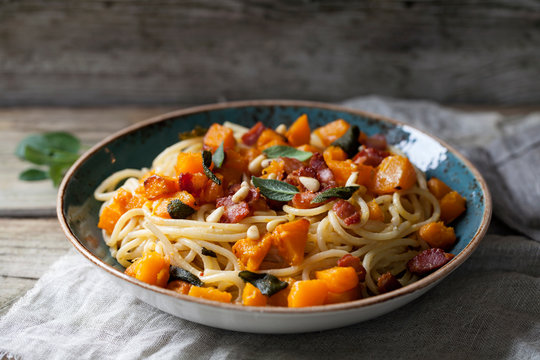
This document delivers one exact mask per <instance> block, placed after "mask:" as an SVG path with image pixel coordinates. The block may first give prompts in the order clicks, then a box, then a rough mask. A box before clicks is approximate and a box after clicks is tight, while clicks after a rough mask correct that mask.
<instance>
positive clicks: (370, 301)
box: [56, 99, 492, 315]
mask: <svg viewBox="0 0 540 360" xmlns="http://www.w3.org/2000/svg"><path fill="white" fill-rule="evenodd" d="M254 106H262V107H274V106H284V107H311V108H318V109H322V110H331V111H339V112H345V113H349V114H352V115H358V116H362V117H366V118H370V119H373V120H376V121H381V122H386V123H391V124H393V125H396V126H407V127H409V128H412V129H414V130H415V131H418V132H420V133H422V134H424V135H425V136H427V137H429V138H432V139H434V140H435V141H437V142H439V143H440V144H441V145H442V146H444V147H445V148H446V149H448V150H449V151H450V152H452V153H453V154H454V156H456V157H457V158H458V159H459V160H460V161H461V162H462V163H463V164H465V165H466V167H467V168H468V170H469V171H471V173H472V174H473V176H474V178H475V179H476V181H477V182H478V183H479V185H480V188H481V191H482V195H483V200H484V213H483V214H482V221H481V223H480V225H479V227H478V229H477V230H476V232H475V234H474V235H473V236H472V238H471V240H470V241H469V243H468V244H467V245H466V246H465V247H464V248H463V249H462V250H461V251H460V252H459V253H458V254H457V255H456V256H455V257H454V258H453V259H452V261H450V262H448V263H447V264H446V265H444V266H443V267H441V268H439V269H437V270H436V271H434V272H433V273H431V274H429V275H427V276H425V277H423V278H421V279H419V280H417V281H415V282H413V283H411V284H409V285H406V286H404V287H402V288H399V289H397V290H393V291H390V292H388V293H384V294H379V295H375V296H371V297H368V298H363V299H358V300H354V301H349V302H345V303H338V304H330V305H319V306H311V307H304V308H287V307H255V306H244V305H241V304H233V303H230V304H229V303H221V302H217V301H211V300H206V299H202V298H197V297H193V296H188V295H183V294H179V293H176V292H174V291H172V290H168V289H166V288H160V287H158V286H154V285H150V284H146V283H144V282H142V281H139V280H137V279H135V278H133V277H131V276H128V275H126V274H124V273H122V272H120V271H119V270H118V269H116V268H114V267H113V266H111V265H109V264H106V263H105V262H103V261H102V260H101V259H100V258H98V257H97V256H95V255H94V254H92V253H91V252H90V251H89V250H88V249H86V247H85V246H84V245H83V244H82V243H81V242H80V241H79V240H78V239H77V237H76V236H75V234H74V233H73V232H72V231H71V229H70V227H69V225H68V223H67V219H66V216H65V215H64V213H63V208H64V202H65V201H64V197H65V192H66V189H67V186H68V184H69V183H70V181H71V178H72V176H73V174H74V173H76V172H77V170H78V169H79V168H80V167H81V165H82V164H83V163H84V162H85V161H86V160H87V159H88V158H90V157H91V156H93V155H94V154H95V153H96V152H97V151H99V150H100V149H102V148H103V147H105V146H106V145H107V144H109V143H111V142H113V141H115V140H116V139H118V138H120V137H122V136H124V135H126V134H128V133H131V132H134V131H137V130H139V129H141V128H144V127H146V126H148V125H151V124H156V123H159V122H162V121H165V120H169V119H171V118H176V117H181V116H187V115H193V114H196V113H202V112H208V111H215V110H223V109H231V108H243V107H254ZM56 212H57V217H58V220H59V222H60V226H61V228H62V230H63V232H64V234H65V235H66V237H67V238H68V240H69V241H70V242H71V243H72V245H73V246H74V247H75V248H76V249H77V250H78V252H79V253H80V254H81V255H83V256H84V257H86V259H88V260H89V261H90V262H92V263H94V264H95V265H97V266H98V267H99V268H101V269H102V270H104V271H106V272H107V273H109V274H111V275H113V276H115V277H117V278H119V279H121V280H125V281H128V282H129V283H131V284H132V285H136V286H139V287H141V288H143V289H146V290H150V291H153V292H156V293H159V294H161V295H166V296H171V297H174V298H177V299H178V300H182V301H187V302H191V303H197V304H200V305H206V306H211V307H214V308H215V307H217V308H221V309H224V310H233V311H241V312H253V313H259V314H260V313H268V314H289V315H291V314H306V313H307V314H312V313H328V312H338V311H348V310H354V309H359V308H366V307H368V306H370V305H375V304H379V303H382V302H386V301H388V300H391V299H395V298H398V297H402V296H404V295H407V294H412V293H414V292H416V291H420V290H422V289H424V288H426V287H428V286H431V285H434V284H436V283H437V282H438V281H440V280H442V279H443V278H445V277H446V276H448V275H449V274H450V273H451V272H452V271H454V270H455V269H456V268H458V267H459V266H460V265H461V264H462V263H463V262H464V261H465V260H466V259H467V258H468V257H469V256H470V255H471V254H472V252H473V251H474V250H475V249H476V248H477V246H478V244H479V243H480V241H481V240H482V238H483V237H484V235H485V234H486V232H487V228H488V226H489V222H490V219H491V214H492V200H491V194H490V193H489V190H488V187H487V184H486V181H485V180H484V178H483V177H482V175H481V174H480V172H479V171H478V170H477V169H476V167H475V166H474V165H473V164H472V163H471V162H470V161H469V160H467V159H466V158H465V157H464V156H463V155H461V154H460V153H459V152H458V151H457V150H456V149H455V148H454V147H452V146H451V145H449V144H447V143H446V142H445V141H443V140H441V139H439V138H438V137H436V136H434V135H431V134H429V133H427V132H425V131H423V130H420V129H418V128H416V127H415V126H412V125H409V124H407V123H404V122H401V121H398V120H395V119H392V118H389V117H386V116H382V115H378V114H373V113H370V112H366V111H363V110H356V109H351V108H348V107H346V106H342V105H334V104H328V103H322V102H316V101H306V100H279V99H277V100H271V99H270V100H244V101H231V102H223V103H216V104H206V105H199V106H193V107H188V108H185V109H181V110H175V111H171V112H167V113H164V114H161V115H158V116H154V117H152V118H149V119H147V120H143V121H140V122H137V123H135V124H133V125H130V126H128V127H126V128H124V129H121V130H119V131H117V132H115V133H113V134H111V135H109V136H107V137H106V138H104V139H103V140H101V141H99V142H98V143H97V144H95V145H94V146H92V147H91V148H90V149H89V150H87V151H86V152H85V153H83V154H82V155H81V157H80V158H79V159H78V160H77V161H76V162H75V163H74V164H73V165H72V166H71V167H70V169H69V170H68V171H67V173H66V175H65V176H64V178H63V180H62V183H61V184H60V187H59V190H58V195H57V203H56Z"/></svg>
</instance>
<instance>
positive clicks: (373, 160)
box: [353, 147, 390, 167]
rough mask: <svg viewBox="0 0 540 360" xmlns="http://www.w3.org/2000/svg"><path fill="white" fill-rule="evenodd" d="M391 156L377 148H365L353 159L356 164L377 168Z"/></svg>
mask: <svg viewBox="0 0 540 360" xmlns="http://www.w3.org/2000/svg"><path fill="white" fill-rule="evenodd" d="M387 156H390V153H389V152H388V151H383V150H377V149H375V148H370V147H368V148H365V149H362V151H360V152H359V153H358V154H356V155H355V156H354V158H353V162H354V163H355V164H363V165H369V166H373V167H376V166H378V165H379V164H380V163H381V162H382V161H383V159H384V158H385V157H387Z"/></svg>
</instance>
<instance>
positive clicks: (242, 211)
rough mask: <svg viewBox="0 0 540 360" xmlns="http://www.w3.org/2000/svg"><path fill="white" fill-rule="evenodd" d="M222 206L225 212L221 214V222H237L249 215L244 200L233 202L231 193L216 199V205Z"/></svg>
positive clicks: (247, 206)
mask: <svg viewBox="0 0 540 360" xmlns="http://www.w3.org/2000/svg"><path fill="white" fill-rule="evenodd" d="M220 206H224V207H225V212H224V213H223V215H222V216H221V219H220V222H222V223H238V222H240V221H242V219H243V218H245V217H246V216H248V215H249V213H250V209H249V205H248V203H247V202H245V201H240V202H239V203H235V202H234V201H232V195H229V196H226V197H221V198H219V199H217V200H216V207H220Z"/></svg>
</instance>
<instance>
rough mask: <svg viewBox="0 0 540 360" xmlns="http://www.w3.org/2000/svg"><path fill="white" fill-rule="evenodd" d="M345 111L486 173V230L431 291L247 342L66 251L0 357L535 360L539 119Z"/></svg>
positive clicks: (355, 103)
mask: <svg viewBox="0 0 540 360" xmlns="http://www.w3.org/2000/svg"><path fill="white" fill-rule="evenodd" d="M345 105H347V106H350V107H354V108H361V109H364V110H367V111H371V112H375V113H379V114H383V115H387V116H390V117H394V118H396V119H398V120H401V121H404V122H407V123H410V124H413V125H415V126H418V127H420V128H423V129H425V130H428V131H430V132H432V133H436V134H437V135H438V136H439V137H441V138H443V139H445V140H447V141H448V142H449V143H451V144H453V145H456V146H458V147H459V148H460V150H462V151H463V152H464V153H465V154H466V155H467V156H468V157H469V158H470V159H471V160H472V161H473V162H475V163H476V165H478V166H479V168H480V169H481V171H482V173H483V175H484V176H485V177H486V179H487V181H488V183H489V186H490V189H491V191H492V194H493V197H494V206H495V209H494V210H495V211H494V214H495V218H494V221H493V223H492V226H491V227H490V229H489V233H488V235H487V236H486V238H485V239H484V240H483V241H482V243H481V244H480V246H479V247H478V249H477V250H476V252H475V253H474V254H473V255H472V256H471V258H470V259H469V260H467V261H466V262H465V263H464V264H463V265H462V266H461V267H460V268H459V269H458V270H456V271H455V272H454V273H453V274H451V275H450V276H449V277H448V278H447V279H445V280H444V281H443V282H442V283H441V284H439V285H438V286H436V287H435V288H434V289H432V290H430V291H429V292H428V293H427V294H426V295H424V296H422V297H421V298H419V299H417V300H415V301H413V302H412V303H410V304H408V305H406V306H405V307H402V308H400V309H398V310H396V311H394V312H392V313H390V314H387V315H385V316H382V317H379V318H376V319H373V320H370V321H367V322H364V323H360V324H357V325H353V326H349V327H346V328H342V329H336V330H329V331H324V332H315V333H308V334H292V335H291V334H289V335H257V334H246V333H238V332H232V331H225V330H219V329H213V328H209V327H206V326H203V325H198V324H195V323H192V322H189V321H186V320H182V319H179V318H176V317H174V316H172V315H169V314H166V313H164V312H162V311H160V310H157V309H155V308H153V307H151V306H149V305H147V304H145V303H143V302H141V301H139V300H137V299H136V298H134V297H133V296H131V295H130V294H126V293H122V292H121V291H120V290H119V289H118V288H117V287H115V286H114V284H113V283H111V282H110V279H109V277H108V276H107V275H106V274H103V273H102V271H101V270H99V269H97V268H95V267H94V266H93V265H91V264H90V263H89V262H88V261H86V260H85V259H84V258H83V257H82V256H80V255H78V254H76V253H75V252H74V251H70V253H68V254H67V255H66V256H64V257H62V258H61V259H59V260H58V261H57V262H56V263H55V264H53V266H52V267H51V269H50V270H49V271H48V272H47V273H46V274H45V275H44V276H43V277H42V278H41V279H40V280H39V281H38V282H37V284H36V286H35V287H34V288H33V289H31V290H30V291H29V292H28V293H27V294H26V295H25V296H24V297H23V298H21V299H20V300H19V301H18V302H17V303H16V304H15V305H13V307H12V309H11V310H10V311H9V313H8V314H6V315H5V316H4V317H3V318H2V319H1V320H0V358H1V357H2V356H4V357H6V358H9V357H14V358H24V359H34V358H35V359H44V358H49V359H137V358H151V359H158V358H159V359H168V358H178V359H315V358H321V359H328V358H346V359H348V358H374V359H388V358H392V359H395V358H425V359H432V358H435V359H469V358H470V359H540V278H539V277H540V221H539V219H540V218H539V216H540V215H539V214H540V173H539V171H538V169H539V168H540V151H539V149H540V147H539V146H540V114H534V115H531V116H528V117H515V118H512V119H505V118H504V117H503V116H501V115H499V114H497V113H476V114H473V113H465V112H457V111H451V110H448V109H445V108H442V107H440V106H438V105H435V104H432V103H428V102H418V101H402V100H401V101H400V100H394V99H385V98H379V97H363V98H357V99H353V100H350V101H347V102H346V103H345ZM520 233H521V234H524V235H519V234H520Z"/></svg>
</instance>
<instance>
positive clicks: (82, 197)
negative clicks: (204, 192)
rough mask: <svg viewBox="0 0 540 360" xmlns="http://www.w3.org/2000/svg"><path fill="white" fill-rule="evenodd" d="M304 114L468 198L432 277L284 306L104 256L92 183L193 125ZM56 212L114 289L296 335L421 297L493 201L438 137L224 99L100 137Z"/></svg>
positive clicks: (142, 160) (235, 323) (355, 117)
mask: <svg viewBox="0 0 540 360" xmlns="http://www.w3.org/2000/svg"><path fill="white" fill-rule="evenodd" d="M304 113H305V114H307V115H308V118H309V121H310V125H311V126H312V128H315V127H317V126H320V125H323V124H326V123H328V122H330V121H334V120H336V119H338V118H341V119H344V120H345V121H347V122H349V123H351V124H356V125H358V126H359V127H360V129H361V130H362V131H364V132H365V133H367V134H368V135H372V134H376V133H382V134H385V136H386V138H387V140H388V142H389V144H392V145H394V146H396V147H397V148H399V149H401V150H402V151H403V152H404V153H405V154H406V155H407V156H408V157H409V159H410V160H411V161H412V162H413V163H414V164H415V165H416V166H417V167H418V168H420V170H422V171H424V172H425V173H426V174H427V177H428V178H429V177H433V176H435V177H437V178H439V179H441V180H443V181H444V182H445V183H447V184H448V185H450V187H452V188H453V189H454V190H456V191H458V192H459V193H460V194H461V195H463V196H464V197H465V198H466V199H467V210H466V213H465V214H464V215H463V216H461V217H460V218H459V221H458V222H457V223H456V224H455V231H456V235H457V238H458V242H457V244H456V245H455V246H454V248H453V249H452V251H451V252H452V253H453V254H454V255H455V257H454V259H453V260H452V261H450V262H449V263H448V264H446V265H444V266H443V267H442V268H440V269H438V270H437V271H435V272H433V273H432V274H430V275H428V276H426V277H424V278H422V279H420V280H418V281H417V282H414V283H412V284H410V285H407V286H405V287H403V288H401V289H398V290H394V291H391V292H389V293H385V294H382V295H377V296H373V297H370V298H366V299H360V300H356V301H352V302H347V303H342V304H334V305H324V306H316V307H310V308H300V309H289V308H275V307H266V308H259V307H244V306H241V305H234V304H223V303H218V302H213V301H208V300H204V299H199V298H194V297H190V296H186V295H181V294H178V293H175V292H173V291H170V290H167V289H163V288H159V287H156V286H152V285H148V284H145V283H143V282H140V281H138V280H136V279H135V278H133V277H130V276H127V275H125V274H124V273H123V270H124V269H123V268H122V266H120V265H119V264H118V263H117V262H116V260H115V259H114V258H113V257H111V256H110V254H109V249H108V247H107V246H106V245H105V243H104V241H103V238H102V235H101V230H100V229H98V227H97V223H98V213H99V208H100V206H101V203H100V202H98V201H96V200H95V199H94V196H93V193H94V190H95V189H96V187H97V186H98V185H99V184H100V183H101V182H102V181H103V180H104V179H105V178H107V177H108V176H109V175H111V174H112V173H114V172H116V171H119V170H122V169H125V168H142V167H150V166H151V164H152V160H153V159H154V158H155V157H156V156H157V155H158V154H159V153H160V152H161V151H162V150H163V149H164V148H166V147H167V146H169V145H172V144H174V143H175V142H177V141H178V133H180V132H184V131H188V130H191V129H193V127H195V126H197V125H198V126H202V127H208V126H210V125H211V124H212V123H214V122H218V123H223V122H225V121H230V122H234V123H238V124H240V125H244V126H247V127H251V126H252V125H253V124H255V123H256V122H257V121H262V122H263V123H264V124H265V125H267V126H271V127H276V126H277V125H279V124H281V123H285V124H290V123H292V122H293V121H294V120H295V119H296V118H297V117H298V116H299V115H301V114H304ZM57 213H58V218H59V220H60V224H61V226H62V228H63V230H64V232H65V234H66V236H67V237H68V239H69V240H70V241H71V243H72V244H73V245H74V246H75V248H76V249H77V250H78V251H79V252H80V253H81V254H82V255H83V256H84V257H86V258H87V259H88V260H89V261H91V262H92V263H94V264H95V265H96V266H97V267H99V268H100V269H102V271H104V272H105V273H107V274H109V275H110V277H111V279H113V280H114V281H116V283H117V285H118V286H119V287H122V288H123V289H124V290H126V291H129V292H130V293H132V294H133V295H134V296H136V297H138V298H140V299H141V300H143V301H145V302H147V303H148V304H150V305H153V306H155V307H157V308H159V309H161V310H163V311H166V312H168V313H170V314H173V315H176V316H178V317H181V318H184V319H187V320H191V321H194V322H198V323H201V324H205V325H209V326H213V327H218V328H223V329H229V330H237V331H246V332H257V333H294V332H308V331H319V330H325V329H331V328H336V327H341V326H345V325H350V324H354V323H357V322H361V321H364V320H367V319H371V318H374V317H377V316H380V315H382V314H385V313H387V312H389V311H392V310H394V309H396V308H398V307H400V306H403V305H405V304H406V303H408V302H410V301H412V300H414V299H416V298H417V297H419V296H420V295H422V294H424V293H425V292H426V291H428V290H429V289H430V288H432V287H433V286H435V285H436V284H437V283H438V282H439V281H441V280H442V279H444V278H445V277H446V276H448V275H449V274H450V273H451V272H452V271H454V270H455V269H456V268H457V267H458V266H460V265H461V264H462V263H463V262H464V261H465V260H466V259H467V258H468V257H469V256H470V255H471V253H472V252H473V251H474V249H475V248H476V247H477V246H478V244H479V242H480V240H481V239H482V237H483V236H484V234H485V232H486V230H487V227H488V224H489V220H490V217H491V198H490V194H489V191H488V189H487V186H486V183H485V181H484V180H483V179H482V177H481V175H480V174H479V172H478V171H477V170H476V169H475V168H474V166H473V165H472V164H471V163H470V162H469V161H468V160H466V159H465V158H464V157H463V156H461V155H460V154H459V153H458V152H457V151H456V150H455V149H453V148H452V147H451V146H449V145H448V144H446V143H444V142H443V141H441V140H440V139H437V138H436V137H434V136H430V135H428V134H426V133H424V132H422V131H420V130H418V129H416V128H414V127H412V126H409V125H406V124H403V123H400V122H398V121H395V120H392V119H388V118H384V117H381V116H377V115H373V114H369V113H365V112H362V111H356V110H350V109H347V108H344V107H340V106H335V105H329V104H323V103H314V102H306V101H285V100H260V101H243V102H232V103H222V104H215V105H206V106H199V107H194V108H190V109H185V110H180V111H175V112H172V113H168V114H165V115H162V116H158V117H155V118H152V119H150V120H147V121H143V122H141V123H139V124H136V125H134V126H131V127H129V128H126V129H124V130H122V131H120V132H118V133H116V134H113V135H111V136H109V137H108V138H106V139H104V140H103V141H101V142H100V143H98V144H97V145H95V146H94V147H92V148H91V149H90V150H89V151H87V152H86V153H85V154H83V155H82V157H81V158H80V159H79V160H78V161H77V162H76V163H75V164H74V165H73V166H72V168H71V169H70V170H69V171H68V173H67V174H66V176H65V178H64V180H63V182H62V184H61V186H60V191H59V194H58V203H57Z"/></svg>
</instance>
